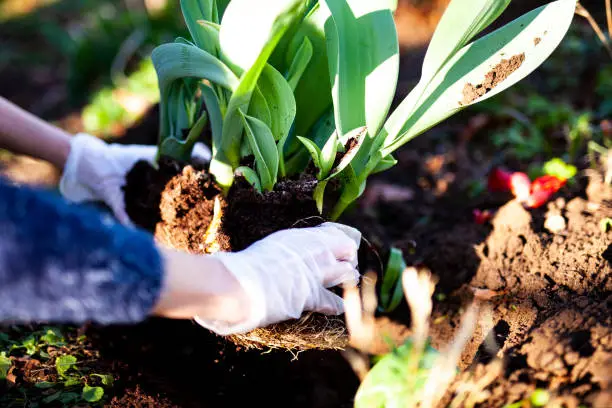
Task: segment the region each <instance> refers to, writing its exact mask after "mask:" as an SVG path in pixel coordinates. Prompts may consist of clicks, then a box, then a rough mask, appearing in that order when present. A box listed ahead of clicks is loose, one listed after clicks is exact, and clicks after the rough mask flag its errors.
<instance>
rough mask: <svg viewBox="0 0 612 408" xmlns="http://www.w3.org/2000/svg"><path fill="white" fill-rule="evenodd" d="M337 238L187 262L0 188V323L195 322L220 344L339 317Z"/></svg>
mask: <svg viewBox="0 0 612 408" xmlns="http://www.w3.org/2000/svg"><path fill="white" fill-rule="evenodd" d="M342 228H343V227H341V226H338V227H335V226H325V227H321V228H312V229H303V230H299V231H298V230H288V231H282V232H281V233H278V234H276V235H272V236H270V237H268V238H266V239H264V240H262V241H260V242H259V243H257V244H255V245H254V246H252V247H251V248H249V249H247V250H245V251H242V252H238V253H233V254H221V255H218V256H196V255H189V254H183V253H178V252H174V251H170V250H161V249H158V248H157V247H156V246H155V244H154V241H153V239H152V237H151V236H150V235H148V234H146V233H143V232H141V231H138V230H135V229H129V228H126V227H124V226H122V225H120V224H118V223H116V222H114V221H112V220H110V219H107V218H105V217H104V216H102V215H100V214H99V213H98V212H97V211H94V210H93V209H90V208H85V207H80V206H75V205H70V204H66V203H65V202H64V201H63V200H60V199H59V198H58V197H56V196H53V195H50V194H49V193H46V192H39V191H35V190H30V189H26V188H17V187H14V186H9V185H6V184H2V183H0V231H1V235H0V320H1V321H5V322H6V321H11V322H38V321H44V322H64V323H81V322H85V321H93V322H97V323H102V324H108V323H135V322H139V321H141V320H143V319H145V318H146V317H147V316H150V315H153V314H155V315H159V316H163V317H170V318H185V319H189V318H193V317H196V318H197V320H198V322H200V323H201V324H202V325H204V326H205V327H208V328H210V329H211V330H214V331H216V332H218V333H220V334H225V333H234V332H239V331H244V330H248V329H251V328H255V327H258V326H262V325H266V324H269V323H274V322H277V321H281V320H284V319H287V318H290V317H296V316H299V314H300V313H301V312H302V311H304V310H316V311H321V312H326V313H340V312H341V311H342V303H341V300H340V299H339V298H338V297H337V296H335V295H333V294H332V293H331V292H329V291H327V290H326V289H325V288H326V287H328V286H332V285H335V284H338V283H340V282H343V281H346V280H350V279H354V278H355V274H356V271H355V268H354V265H356V262H355V259H356V248H357V244H356V240H357V239H358V236H354V237H352V238H351V237H349V235H348V234H346V233H344V232H343V231H342ZM349 234H352V232H349ZM298 248H299V250H296V249H298Z"/></svg>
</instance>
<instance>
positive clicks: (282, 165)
mask: <svg viewBox="0 0 612 408" xmlns="http://www.w3.org/2000/svg"><path fill="white" fill-rule="evenodd" d="M509 3H510V0H452V1H451V3H450V4H449V6H448V8H447V10H446V12H445V13H444V15H443V17H442V19H441V21H440V23H439V25H438V27H437V29H436V31H435V33H434V35H433V38H432V40H431V43H430V45H429V48H428V50H427V54H426V56H425V59H424V61H423V67H422V73H421V78H420V81H419V82H418V84H417V85H416V86H415V87H414V89H413V90H412V91H411V92H410V93H409V94H408V96H406V98H405V99H404V100H403V101H402V102H401V103H400V104H399V105H398V106H397V108H396V109H395V110H394V111H393V112H389V111H390V107H391V103H392V99H393V97H394V95H395V92H396V85H397V80H398V72H399V46H398V38H397V33H396V28H395V23H394V19H393V13H394V11H395V8H396V6H397V0H377V1H373V0H320V1H313V0H265V1H264V0H259V1H253V0H232V1H229V0H181V7H182V12H183V16H184V19H185V22H186V24H187V27H188V28H189V32H190V34H191V39H190V40H187V39H184V38H178V39H176V41H175V42H174V43H169V44H164V45H161V46H159V47H157V48H156V49H155V50H154V51H153V54H152V59H153V63H154V65H155V68H156V73H157V76H158V81H159V88H160V112H161V114H160V116H161V123H160V138H159V152H158V157H160V156H162V155H165V156H170V157H173V158H175V159H179V160H186V159H188V158H189V157H190V154H191V149H192V147H193V144H194V143H195V141H196V140H198V138H199V137H200V136H201V134H202V132H203V130H204V129H205V128H206V127H207V126H210V133H211V135H212V151H213V159H212V161H211V164H210V168H209V171H210V173H211V174H212V175H213V176H214V177H215V180H216V182H217V184H218V185H219V186H220V188H221V189H222V190H223V192H224V193H227V192H228V191H229V189H230V187H231V186H232V184H233V182H234V179H235V177H236V176H237V175H241V176H243V177H244V178H245V179H246V180H248V181H249V183H250V184H252V185H253V186H254V188H255V189H257V190H259V191H261V192H264V191H270V190H273V189H274V186H275V184H276V183H277V181H278V180H279V179H281V178H283V177H292V176H296V175H299V174H300V173H303V172H305V171H306V169H307V167H308V166H309V164H310V162H312V163H313V164H314V166H315V167H316V176H317V179H318V185H317V188H316V190H315V192H314V198H315V199H316V202H317V205H318V207H319V210H320V211H322V209H323V202H324V201H325V202H326V203H327V202H329V201H330V200H331V201H332V202H331V203H330V207H329V208H331V212H330V214H329V218H331V219H337V218H338V217H339V216H340V215H341V214H342V212H343V211H344V210H345V209H346V208H347V207H348V206H349V205H350V204H351V203H353V202H354V201H355V200H356V199H357V198H358V197H359V196H360V195H361V194H362V193H363V191H364V188H365V185H366V181H367V179H368V177H369V176H370V175H372V174H375V173H378V172H381V171H384V170H387V169H389V168H391V167H392V166H394V165H395V164H396V163H397V161H396V159H395V158H394V157H393V153H394V152H395V151H396V150H397V149H398V148H399V147H401V146H402V145H404V144H405V143H406V142H408V141H410V140H411V139H412V138H414V137H416V136H418V135H420V134H422V133H423V132H425V131H427V130H428V129H430V128H431V127H433V126H435V125H436V124H437V123H439V122H440V121H442V120H444V119H446V118H448V117H450V116H451V115H453V114H455V113H457V112H459V111H460V110H462V109H465V108H466V107H468V106H470V105H473V104H475V103H478V102H481V101H483V100H485V99H488V98H490V97H492V96H494V95H496V94H498V93H499V92H501V91H503V90H505V89H507V88H509V87H510V86H512V85H514V84H515V83H517V82H518V81H520V80H521V79H522V78H524V77H525V76H527V75H528V74H530V73H531V72H533V71H534V70H535V69H536V68H537V67H538V66H540V64H542V62H544V61H545V60H546V59H547V58H548V56H549V55H550V54H551V53H552V52H553V51H554V50H555V48H556V47H557V46H558V45H559V43H560V41H561V40H562V38H563V37H564V35H565V33H566V32H567V30H568V28H569V26H570V23H571V21H572V17H573V15H574V11H575V7H576V1H575V0H557V1H554V2H551V3H549V4H547V5H544V6H542V7H540V8H538V9H535V10H533V11H531V12H529V13H527V14H525V15H523V16H522V17H520V18H518V19H516V20H514V21H512V22H511V23H509V24H507V25H505V26H504V27H502V28H500V29H498V30H496V31H494V32H492V33H490V34H487V35H484V36H480V37H479V38H476V37H477V36H478V34H479V33H481V32H482V31H483V30H484V29H485V28H486V27H488V26H489V25H490V24H491V23H492V22H493V21H494V20H496V19H497V17H499V15H500V14H501V13H502V12H503V11H504V9H505V8H506V7H507V6H508V4H509ZM246 157H253V158H254V160H253V162H254V165H253V166H243V165H241V164H242V163H244V162H245V160H243V159H244V158H246ZM332 181H334V185H335V186H336V187H335V193H336V194H334V195H333V198H332V197H331V196H330V197H327V196H326V187H327V186H328V185H329V184H330V182H332Z"/></svg>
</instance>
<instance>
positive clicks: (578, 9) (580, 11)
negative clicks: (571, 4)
mask: <svg viewBox="0 0 612 408" xmlns="http://www.w3.org/2000/svg"><path fill="white" fill-rule="evenodd" d="M606 1H609V0H606ZM576 14H578V15H579V16H581V17H584V18H586V19H587V21H588V22H589V24H590V25H591V27H592V28H593V31H595V34H597V37H599V40H600V41H601V43H602V44H603V46H604V47H605V48H606V51H608V55H610V58H612V47H611V46H610V42H609V41H608V39H607V38H606V36H605V34H604V33H603V31H601V28H600V27H599V24H597V21H595V19H594V18H593V16H592V15H591V13H589V12H588V10H587V9H585V8H584V6H583V5H582V4H580V3H578V4H577V5H576Z"/></svg>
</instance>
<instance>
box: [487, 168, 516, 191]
mask: <svg viewBox="0 0 612 408" xmlns="http://www.w3.org/2000/svg"><path fill="white" fill-rule="evenodd" d="M511 177H512V173H510V172H507V171H504V170H501V169H499V168H494V169H493V170H492V171H491V173H489V180H488V183H487V188H488V189H489V191H491V192H498V191H510V178H511Z"/></svg>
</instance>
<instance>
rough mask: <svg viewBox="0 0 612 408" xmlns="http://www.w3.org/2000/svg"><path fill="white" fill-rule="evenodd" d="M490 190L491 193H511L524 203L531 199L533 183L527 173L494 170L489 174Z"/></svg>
mask: <svg viewBox="0 0 612 408" xmlns="http://www.w3.org/2000/svg"><path fill="white" fill-rule="evenodd" d="M487 185H488V189H489V191H491V192H496V191H511V192H512V194H514V196H515V197H517V198H518V199H519V200H520V201H524V200H526V199H527V197H529V192H530V188H531V181H530V180H529V177H528V176H527V174H525V173H521V172H514V173H510V172H508V171H504V170H501V169H499V168H495V169H493V171H491V173H490V174H489V180H488V184H487Z"/></svg>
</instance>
